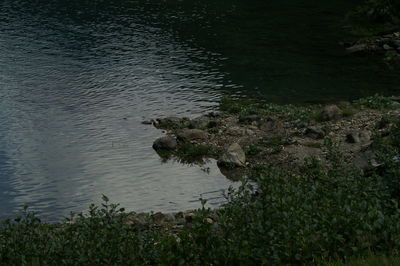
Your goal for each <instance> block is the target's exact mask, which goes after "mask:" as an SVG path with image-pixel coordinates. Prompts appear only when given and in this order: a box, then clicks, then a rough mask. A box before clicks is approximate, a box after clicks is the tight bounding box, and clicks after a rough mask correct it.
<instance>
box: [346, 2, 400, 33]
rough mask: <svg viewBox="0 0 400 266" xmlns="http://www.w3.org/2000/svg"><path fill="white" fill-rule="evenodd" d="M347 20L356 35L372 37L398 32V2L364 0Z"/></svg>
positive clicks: (399, 18) (399, 11) (399, 17)
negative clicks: (383, 33)
mask: <svg viewBox="0 0 400 266" xmlns="http://www.w3.org/2000/svg"><path fill="white" fill-rule="evenodd" d="M348 19H349V20H350V21H351V22H352V26H353V33H355V34H356V35H363V36H373V35H377V34H381V33H382V32H390V31H395V30H399V28H400V0H366V1H364V3H363V4H361V5H360V6H358V7H357V8H356V9H355V10H354V11H352V12H350V13H349V15H348Z"/></svg>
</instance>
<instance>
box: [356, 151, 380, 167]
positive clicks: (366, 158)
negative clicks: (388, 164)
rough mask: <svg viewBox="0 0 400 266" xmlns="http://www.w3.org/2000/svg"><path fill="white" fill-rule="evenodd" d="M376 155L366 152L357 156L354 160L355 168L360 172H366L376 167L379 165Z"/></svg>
mask: <svg viewBox="0 0 400 266" xmlns="http://www.w3.org/2000/svg"><path fill="white" fill-rule="evenodd" d="M375 158H376V155H375V153H374V152H372V151H370V150H369V151H365V152H363V153H360V154H357V155H356V156H355V157H354V158H353V166H354V167H355V168H356V169H358V170H360V171H366V170H369V169H371V168H374V167H376V166H377V165H378V164H377V163H376V161H375Z"/></svg>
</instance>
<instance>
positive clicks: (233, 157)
mask: <svg viewBox="0 0 400 266" xmlns="http://www.w3.org/2000/svg"><path fill="white" fill-rule="evenodd" d="M218 164H219V165H234V166H245V164H246V155H245V153H244V151H243V149H242V147H240V145H239V144H238V143H233V144H232V145H230V146H229V147H228V148H227V149H226V151H225V152H224V153H223V154H222V156H221V158H220V159H219V160H218Z"/></svg>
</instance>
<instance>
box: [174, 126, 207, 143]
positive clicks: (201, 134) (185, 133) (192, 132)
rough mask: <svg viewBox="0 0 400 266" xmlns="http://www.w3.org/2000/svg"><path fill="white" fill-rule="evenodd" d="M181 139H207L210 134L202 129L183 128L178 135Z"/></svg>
mask: <svg viewBox="0 0 400 266" xmlns="http://www.w3.org/2000/svg"><path fill="white" fill-rule="evenodd" d="M177 137H178V140H180V141H192V140H206V139H207V138H208V134H207V133H206V132H205V131H203V130H201V129H183V130H181V131H180V132H179V133H178V135H177Z"/></svg>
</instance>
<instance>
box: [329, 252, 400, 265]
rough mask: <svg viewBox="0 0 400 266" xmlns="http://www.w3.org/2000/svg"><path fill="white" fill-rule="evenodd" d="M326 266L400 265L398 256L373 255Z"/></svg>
mask: <svg viewBox="0 0 400 266" xmlns="http://www.w3.org/2000/svg"><path fill="white" fill-rule="evenodd" d="M326 265H328V266H396V265H400V257H399V255H374V254H371V255H369V256H366V257H362V258H352V259H350V260H348V261H346V262H342V261H338V262H332V263H326Z"/></svg>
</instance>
